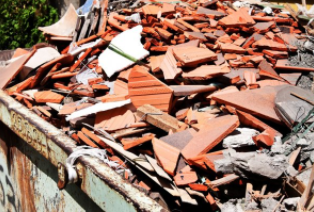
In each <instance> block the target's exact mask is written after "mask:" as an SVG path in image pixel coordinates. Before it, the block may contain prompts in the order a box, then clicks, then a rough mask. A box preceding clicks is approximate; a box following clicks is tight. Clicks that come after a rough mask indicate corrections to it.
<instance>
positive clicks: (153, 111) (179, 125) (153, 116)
mask: <svg viewBox="0 0 314 212" xmlns="http://www.w3.org/2000/svg"><path fill="white" fill-rule="evenodd" d="M136 114H137V116H139V117H141V118H142V120H144V121H146V122H148V123H150V124H152V125H154V126H156V127H158V128H160V129H162V130H164V131H166V132H169V131H170V130H172V132H178V131H182V130H184V129H185V128H186V127H187V126H186V125H185V124H184V123H183V122H180V121H178V120H177V119H176V118H174V117H172V116H170V115H168V114H166V113H164V112H162V111H161V110H159V109H157V108H155V107H153V106H151V105H149V104H145V105H143V106H141V107H139V108H137V112H136Z"/></svg>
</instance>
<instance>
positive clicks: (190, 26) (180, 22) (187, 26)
mask: <svg viewBox="0 0 314 212" xmlns="http://www.w3.org/2000/svg"><path fill="white" fill-rule="evenodd" d="M175 23H176V22H175ZM177 23H179V24H180V25H183V26H184V27H186V28H189V29H190V30H192V31H193V32H200V30H199V29H197V28H196V27H194V26H193V25H191V24H189V23H188V22H186V21H184V20H183V19H181V18H179V19H177ZM176 26H178V25H176Z"/></svg>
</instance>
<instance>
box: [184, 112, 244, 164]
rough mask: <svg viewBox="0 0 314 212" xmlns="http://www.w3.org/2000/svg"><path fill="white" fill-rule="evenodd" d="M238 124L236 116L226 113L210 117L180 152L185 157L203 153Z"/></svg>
mask: <svg viewBox="0 0 314 212" xmlns="http://www.w3.org/2000/svg"><path fill="white" fill-rule="evenodd" d="M238 126H239V119H238V117H237V116H232V115H226V116H221V117H217V118H213V119H210V120H209V121H208V122H207V124H206V125H205V126H204V128H201V129H200V131H199V132H197V133H196V134H195V135H194V136H193V139H192V140H191V141H190V142H189V143H188V144H187V145H186V146H185V147H184V149H183V150H182V151H181V154H182V155H183V157H184V158H185V159H189V158H193V157H196V156H198V155H200V154H205V153H207V152H208V151H209V150H211V149H212V148H214V147H215V146H216V145H217V144H219V143H220V142H221V141H222V139H223V138H225V137H226V136H227V135H229V134H230V133H231V132H232V131H233V130H235V129H236V128H237V127H238Z"/></svg>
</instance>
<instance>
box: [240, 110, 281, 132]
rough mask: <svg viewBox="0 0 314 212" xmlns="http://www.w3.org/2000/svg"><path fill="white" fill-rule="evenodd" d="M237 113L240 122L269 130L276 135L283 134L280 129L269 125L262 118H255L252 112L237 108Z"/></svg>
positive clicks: (261, 129) (262, 129) (260, 129)
mask: <svg viewBox="0 0 314 212" xmlns="http://www.w3.org/2000/svg"><path fill="white" fill-rule="evenodd" d="M237 115H238V117H239V120H240V123H241V124H242V125H244V126H249V127H252V128H254V129H257V130H259V131H265V130H267V131H268V132H269V131H271V134H274V135H281V134H280V133H279V132H278V131H276V130H275V129H273V128H272V127H270V126H268V125H267V124H265V123H264V122H262V121H261V120H259V119H257V118H255V117H254V116H252V115H251V114H248V113H245V112H243V111H240V110H237Z"/></svg>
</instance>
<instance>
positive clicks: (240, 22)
mask: <svg viewBox="0 0 314 212" xmlns="http://www.w3.org/2000/svg"><path fill="white" fill-rule="evenodd" d="M218 23H219V24H220V25H222V26H226V27H241V26H252V25H254V24H255V21H254V20H253V18H252V17H251V16H250V15H249V14H248V8H245V7H242V8H240V9H239V10H238V11H237V12H235V13H232V14H230V15H228V16H226V17H224V18H222V19H220V20H219V21H218Z"/></svg>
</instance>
